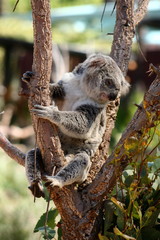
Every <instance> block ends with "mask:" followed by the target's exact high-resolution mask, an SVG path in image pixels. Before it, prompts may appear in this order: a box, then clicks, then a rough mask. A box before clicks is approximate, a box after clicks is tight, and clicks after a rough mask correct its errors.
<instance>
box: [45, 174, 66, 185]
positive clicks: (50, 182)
mask: <svg viewBox="0 0 160 240" xmlns="http://www.w3.org/2000/svg"><path fill="white" fill-rule="evenodd" d="M45 186H46V187H48V186H51V187H55V186H58V187H60V188H62V187H63V184H62V182H61V181H60V179H58V178H56V177H52V176H45Z"/></svg>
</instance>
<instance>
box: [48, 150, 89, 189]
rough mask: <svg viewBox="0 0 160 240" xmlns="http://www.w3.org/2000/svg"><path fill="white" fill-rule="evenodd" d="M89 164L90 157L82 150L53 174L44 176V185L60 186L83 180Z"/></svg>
mask: <svg viewBox="0 0 160 240" xmlns="http://www.w3.org/2000/svg"><path fill="white" fill-rule="evenodd" d="M90 166H91V161H90V157H89V155H88V154H87V153H85V152H82V153H78V154H76V155H75V157H74V158H73V160H71V161H70V162H69V163H68V164H67V165H66V166H65V167H63V168H62V169H61V170H60V171H59V172H58V173H57V174H56V175H55V176H53V177H52V176H45V178H46V184H45V185H46V186H48V185H51V186H58V187H60V188H62V187H63V186H65V185H70V184H72V183H74V182H77V183H81V182H83V181H84V180H85V179H86V178H87V175H88V172H89V169H90Z"/></svg>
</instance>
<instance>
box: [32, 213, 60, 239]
mask: <svg viewBox="0 0 160 240" xmlns="http://www.w3.org/2000/svg"><path fill="white" fill-rule="evenodd" d="M57 216H58V211H57V209H51V210H49V211H48V212H46V213H44V214H43V215H42V216H41V217H40V219H39V221H38V222H37V224H36V226H35V229H34V232H40V233H41V235H42V236H43V238H44V239H53V238H54V237H55V235H56V233H57V235H58V239H59V240H60V239H61V231H60V222H58V220H57ZM57 226H58V229H57V228H56V227H57Z"/></svg>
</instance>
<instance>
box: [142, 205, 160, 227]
mask: <svg viewBox="0 0 160 240" xmlns="http://www.w3.org/2000/svg"><path fill="white" fill-rule="evenodd" d="M159 213H160V205H159V206H158V208H156V207H154V206H152V207H149V208H148V209H147V210H146V212H145V214H144V217H143V219H142V224H143V227H145V226H149V227H153V226H154V225H155V223H156V221H157V218H158V215H159Z"/></svg>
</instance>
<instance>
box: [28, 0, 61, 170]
mask: <svg viewBox="0 0 160 240" xmlns="http://www.w3.org/2000/svg"><path fill="white" fill-rule="evenodd" d="M31 5H32V16H33V30H34V31H33V32H34V54H33V66H32V71H33V72H34V78H33V79H32V81H31V88H30V97H29V101H28V105H29V109H30V110H31V109H32V107H33V106H34V105H35V104H41V105H49V104H50V103H51V100H50V97H49V82H50V76H51V66H52V32H51V18H50V1H49V0H47V1H44V0H39V1H36V0H31ZM31 115H32V122H33V127H34V130H35V134H36V140H37V145H38V146H39V148H40V150H41V153H42V157H43V159H45V161H44V167H45V171H46V172H47V174H50V175H51V174H52V169H53V166H56V167H57V168H58V167H60V166H62V164H63V163H62V162H63V152H62V151H61V148H60V142H59V138H58V136H57V131H56V127H55V126H53V125H51V124H50V122H49V121H46V120H42V119H37V118H36V117H35V116H34V115H33V114H31Z"/></svg>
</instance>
